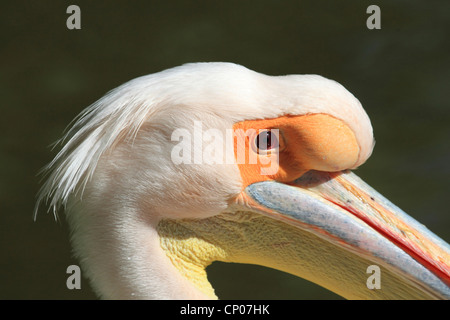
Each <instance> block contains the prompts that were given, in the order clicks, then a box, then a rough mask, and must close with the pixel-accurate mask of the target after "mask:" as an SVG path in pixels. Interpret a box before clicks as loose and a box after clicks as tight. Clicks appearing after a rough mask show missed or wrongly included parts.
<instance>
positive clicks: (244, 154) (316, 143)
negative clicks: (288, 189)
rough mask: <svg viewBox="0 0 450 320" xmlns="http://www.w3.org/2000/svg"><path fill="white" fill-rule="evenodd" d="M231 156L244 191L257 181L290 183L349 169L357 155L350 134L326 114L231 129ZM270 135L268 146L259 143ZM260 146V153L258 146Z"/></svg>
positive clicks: (248, 123) (243, 124) (242, 124)
mask: <svg viewBox="0 0 450 320" xmlns="http://www.w3.org/2000/svg"><path fill="white" fill-rule="evenodd" d="M233 130H234V134H235V141H234V152H235V158H236V161H237V163H238V166H239V170H240V173H241V177H242V180H243V183H244V187H246V186H248V185H250V184H252V183H255V182H259V181H265V180H276V181H280V182H285V183H286V182H292V181H294V180H295V179H297V178H299V177H300V176H302V175H303V174H304V173H305V172H307V171H309V170H319V171H330V172H334V171H340V170H344V169H349V168H352V167H353V166H354V165H355V163H356V161H357V160H358V155H359V146H358V142H357V140H356V137H355V135H354V133H353V131H352V130H351V129H350V128H349V127H348V126H347V125H346V124H345V123H344V122H342V121H341V120H339V119H336V118H334V117H332V116H329V115H326V114H309V115H302V116H282V117H279V118H275V119H269V120H266V119H265V120H249V121H242V122H239V123H236V124H235V125H234V126H233ZM267 131H270V132H271V133H272V134H271V138H272V139H268V143H267V146H266V145H265V144H264V143H261V142H262V141H261V140H263V139H265V138H266V137H267V136H268V134H267ZM261 144H262V145H263V148H261V149H259V148H258V145H260V146H261Z"/></svg>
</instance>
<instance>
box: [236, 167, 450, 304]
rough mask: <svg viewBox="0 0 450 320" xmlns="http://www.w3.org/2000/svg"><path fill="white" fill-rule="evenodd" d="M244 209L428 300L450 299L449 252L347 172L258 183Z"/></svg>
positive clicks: (248, 194) (312, 173)
mask: <svg viewBox="0 0 450 320" xmlns="http://www.w3.org/2000/svg"><path fill="white" fill-rule="evenodd" d="M244 194H245V198H246V199H245V200H246V202H247V205H248V206H250V207H252V209H253V210H256V211H258V212H260V213H262V214H264V215H266V216H269V217H271V218H274V219H278V220H280V221H282V222H285V223H287V224H290V225H292V226H295V227H297V228H300V229H303V230H305V231H308V232H311V233H313V234H315V235H317V236H319V237H321V238H323V239H325V240H327V241H329V242H331V243H332V244H334V245H336V246H340V247H343V248H344V249H346V250H349V251H352V252H353V253H355V254H357V255H359V256H361V257H364V258H366V259H368V260H369V261H372V262H373V264H375V265H379V266H383V267H384V268H388V269H389V270H391V271H392V272H394V273H396V274H397V275H399V276H400V277H401V279H403V281H405V282H406V281H407V282H408V283H409V284H411V283H412V284H413V285H414V286H415V287H417V288H418V290H422V291H425V292H427V293H428V294H429V295H430V296H431V297H434V298H440V299H449V298H450V247H449V245H448V244H447V243H446V242H444V241H443V240H442V239H440V238H439V237H437V236H436V235H435V234H433V233H432V232H430V231H429V230H428V229H427V228H426V227H425V226H424V225H422V224H420V223H419V222H417V221H416V220H414V219H413V218H412V217H410V216H409V215H407V214H406V213H405V212H403V211H402V210H401V209H399V208H398V207H396V206H395V205H394V204H392V203H391V202H390V201H389V200H387V199H386V198H385V197H383V196H382V195H381V194H379V193H378V192H377V191H375V190H374V189H373V188H371V187H370V186H369V185H367V184H366V183H365V182H364V181H362V180H361V179H360V178H359V177H358V176H356V175H355V174H354V173H352V172H350V171H343V172H338V173H328V172H319V171H310V172H308V173H306V174H304V175H303V176H302V177H301V178H299V179H297V180H296V181H294V182H293V183H290V184H283V183H279V182H275V181H264V182H257V183H253V184H251V185H249V186H247V187H246V188H245V190H244Z"/></svg>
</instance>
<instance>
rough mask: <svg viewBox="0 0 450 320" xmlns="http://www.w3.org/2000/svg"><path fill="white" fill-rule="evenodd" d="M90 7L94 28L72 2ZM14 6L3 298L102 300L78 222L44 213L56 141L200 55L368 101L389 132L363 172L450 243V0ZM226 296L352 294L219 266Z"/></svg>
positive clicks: (1, 198)
mask: <svg viewBox="0 0 450 320" xmlns="http://www.w3.org/2000/svg"><path fill="white" fill-rule="evenodd" d="M71 4H76V5H78V6H79V7H80V8H81V27H82V29H81V30H68V29H67V27H66V20H67V18H68V17H69V14H66V9H67V7H68V6H69V5H71ZM370 4H372V3H371V2H369V1H348V0H347V1H322V0H321V1H314V0H309V1H300V0H299V1H268V0H258V1H231V0H227V1H95V2H94V1H85V0H76V1H71V2H68V1H55V0H54V1H47V0H40V1H2V2H1V4H0V26H1V28H0V40H1V41H0V96H1V104H0V110H1V112H2V115H1V117H0V130H1V131H0V132H1V134H0V177H1V178H0V299H95V298H96V297H95V295H94V294H93V293H92V291H91V289H90V287H89V283H88V282H87V281H86V280H85V279H83V282H82V289H81V290H68V289H67V288H66V279H67V277H68V275H67V274H66V268H67V266H69V265H71V264H77V261H76V260H74V259H73V258H72V257H71V249H70V245H69V241H68V229H67V226H66V223H65V221H64V219H62V220H61V221H59V222H55V221H54V219H53V216H52V215H51V214H46V213H45V210H46V208H41V211H40V214H39V216H38V219H37V221H36V222H34V221H33V219H32V211H33V208H34V202H35V195H36V193H37V191H38V189H39V185H40V184H39V177H38V176H37V173H38V171H39V170H40V168H42V167H43V166H44V165H45V164H46V163H47V162H49V161H50V160H51V159H52V157H53V156H54V155H55V154H56V153H55V151H51V148H50V147H49V145H50V144H51V143H53V142H54V141H55V140H57V139H58V138H59V137H60V136H61V134H62V132H63V130H64V129H65V127H66V126H67V125H68V124H69V122H70V121H71V120H72V119H73V118H74V117H75V116H76V115H77V114H78V113H79V112H80V111H81V110H82V109H84V108H85V107H86V106H88V105H89V104H91V103H92V102H94V101H95V100H97V99H98V98H100V97H101V96H102V95H103V94H104V93H106V92H107V91H108V90H110V89H112V88H114V87H116V86H118V85H120V84H122V83H123V82H125V81H128V80H130V79H132V78H135V77H138V76H141V75H145V74H149V73H154V72H158V71H160V70H163V69H166V68H170V67H173V66H177V65H180V64H183V63H187V62H200V61H229V62H235V63H238V64H242V65H244V66H246V67H248V68H250V69H253V70H255V71H258V72H262V73H266V74H270V75H282V74H291V73H299V74H302V73H315V74H321V75H323V76H325V77H328V78H331V79H334V80H337V81H338V82H340V83H341V84H343V85H344V86H345V87H346V88H347V89H348V90H349V91H351V92H352V93H353V94H354V95H355V96H356V97H357V98H359V100H360V101H361V102H362V104H363V106H364V107H365V109H366V111H367V113H368V114H369V116H370V118H371V120H372V124H373V127H374V131H375V138H376V141H377V144H376V147H375V150H374V153H373V155H372V157H371V158H370V159H369V161H368V162H367V163H366V164H365V165H364V166H362V167H361V168H360V169H358V170H357V174H358V175H359V176H361V177H362V178H363V179H364V180H365V181H367V182H368V183H369V184H371V185H372V186H373V187H374V188H375V189H377V190H378V191H380V192H381V193H382V194H384V195H385V196H386V197H387V198H389V199H390V200H392V201H393V202H394V203H395V204H397V205H398V206H400V207H401V208H403V209H404V210H405V211H406V212H407V213H409V214H410V215H412V216H413V217H415V218H416V219H418V220H419V221H421V222H422V223H424V224H425V225H426V226H427V227H428V228H430V229H431V230H432V231H434V232H435V233H436V234H438V235H439V236H441V237H442V238H443V239H445V240H446V241H447V242H450V214H449V204H448V197H449V190H450V188H449V187H450V166H449V163H450V145H449V141H450V125H449V124H450V101H449V89H450V37H449V36H448V35H449V33H450V19H449V14H450V2H448V1H414V2H411V1H401V0H398V1H395V2H394V1H376V4H377V5H378V6H379V7H380V8H381V30H369V29H367V27H366V20H367V18H368V17H369V14H367V13H366V9H367V7H368V6H369V5H370ZM208 274H209V279H210V281H211V282H212V284H213V287H215V289H216V293H217V294H218V296H219V297H220V298H222V299H340V297H338V296H336V295H334V294H333V293H331V292H329V291H327V290H325V289H322V288H320V287H318V286H316V285H314V284H311V283H309V282H307V281H304V280H302V279H298V278H296V277H293V276H290V275H288V274H285V273H282V272H279V271H275V270H270V269H267V268H263V267H257V266H250V265H239V264H225V263H214V264H213V265H212V266H210V267H209V268H208Z"/></svg>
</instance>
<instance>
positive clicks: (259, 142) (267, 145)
mask: <svg viewBox="0 0 450 320" xmlns="http://www.w3.org/2000/svg"><path fill="white" fill-rule="evenodd" d="M276 142H277V141H276V137H275V136H273V135H272V132H270V131H269V130H267V131H263V132H261V133H260V134H258V136H257V137H256V147H257V148H258V149H261V150H269V149H272V148H274V147H276Z"/></svg>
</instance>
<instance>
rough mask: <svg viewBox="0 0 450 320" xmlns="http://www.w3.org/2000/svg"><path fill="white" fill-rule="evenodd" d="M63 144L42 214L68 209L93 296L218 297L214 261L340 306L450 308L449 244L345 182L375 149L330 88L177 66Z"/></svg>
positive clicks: (337, 88) (116, 96)
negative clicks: (252, 270)
mask: <svg viewBox="0 0 450 320" xmlns="http://www.w3.org/2000/svg"><path fill="white" fill-rule="evenodd" d="M238 129H241V130H238ZM199 130H200V131H199ZM230 132H231V133H232V134H235V136H233V135H232V136H231V139H229V138H228V137H229V133H230ZM249 132H250V133H249ZM243 133H245V134H246V135H243ZM227 134H228V135H227ZM62 140H64V141H65V145H64V147H63V148H62V149H61V151H60V152H59V153H58V154H57V156H56V157H55V159H54V160H53V161H52V162H51V163H50V164H49V165H48V166H47V167H46V171H47V180H46V182H45V184H44V185H43V186H42V189H41V191H40V194H39V196H38V201H37V205H36V210H37V208H38V207H39V204H40V203H41V202H42V201H46V202H47V203H48V204H49V206H50V208H52V209H53V210H54V211H55V215H56V210H57V209H58V208H59V207H60V206H63V207H64V209H65V212H66V216H67V221H68V223H69V225H70V228H71V240H72V244H73V248H74V252H75V254H76V256H77V257H78V258H79V261H80V264H81V267H82V270H83V273H84V275H85V276H86V277H87V278H89V279H90V281H91V284H92V287H93V288H94V290H95V291H96V292H97V293H98V295H99V296H100V297H101V298H113V299H133V298H134V299H210V298H216V295H215V293H214V289H213V288H212V287H211V285H210V283H209V282H208V280H207V276H206V272H205V267H206V266H208V265H209V264H210V263H212V262H213V261H216V260H219V261H225V262H237V263H251V264H259V265H263V266H267V267H271V268H275V269H279V270H282V271H285V272H289V273H292V274H294V275H297V276H299V277H303V278H305V279H307V280H310V281H312V282H315V283H317V284H319V285H321V286H323V287H325V288H328V289H329V290H331V291H333V292H335V293H337V294H339V295H341V296H343V297H345V298H348V299H448V298H450V287H449V285H450V276H449V275H450V271H449V270H450V269H449V265H450V263H449V262H450V259H449V257H450V254H449V252H450V250H449V246H448V245H447V244H446V243H445V242H444V241H443V240H441V239H440V238H438V237H437V236H436V235H434V234H433V233H431V232H430V231H428V230H427V229H426V228H425V227H424V226H423V225H421V224H420V223H418V222H416V221H415V220H414V219H412V218H411V217H409V216H408V215H407V214H405V213H404V212H403V211H401V210H400V209H399V208H397V207H396V206H394V205H393V204H391V203H390V202H389V201H388V200H387V199H385V198H384V197H383V196H382V195H380V194H379V193H377V192H376V191H375V190H373V189H371V188H370V187H369V186H368V185H366V184H365V183H364V182H363V181H362V180H360V179H359V178H358V177H357V176H356V175H355V174H353V173H351V172H350V171H349V169H354V168H356V167H358V166H360V165H361V164H363V163H364V162H365V161H366V160H367V158H368V157H369V156H370V154H371V152H372V149H373V146H374V138H373V133H372V127H371V123H370V120H369V118H368V116H367V115H366V113H365V111H364V109H363V108H362V106H361V104H360V103H359V101H358V100H357V99H356V98H355V97H354V96H353V95H352V94H351V93H350V92H348V91H347V90H346V89H345V88H344V87H343V86H341V85H340V84H338V83H337V82H335V81H332V80H328V79H325V78H323V77H321V76H318V75H287V76H267V75H264V74H261V73H257V72H254V71H251V70H249V69H247V68H245V67H242V66H239V65H236V64H232V63H195V64H186V65H183V66H180V67H176V68H172V69H169V70H165V71H162V72H159V73H155V74H151V75H147V76H143V77H140V78H137V79H134V80H131V81H129V82H127V83H125V84H123V85H122V86H120V87H118V88H116V89H114V90H112V91H110V92H109V93H108V94H106V95H105V96H104V97H103V98H101V99H100V100H98V101H97V102H96V103H94V104H93V105H92V106H90V107H88V108H87V109H86V110H85V111H84V112H82V113H81V115H80V116H79V117H78V118H77V120H76V121H75V123H74V125H73V126H72V128H71V129H70V130H69V131H68V132H67V134H66V135H65V137H64V138H63V139H62ZM266 141H267V142H268V143H266ZM183 143H184V144H183ZM217 146H219V148H216V147H217ZM182 147H183V148H182ZM242 148H243V149H242ZM221 150H222V151H221ZM241 150H244V151H245V153H244V156H242V157H241V156H239V152H240V151H241ZM241 155H242V154H241ZM240 157H241V158H240ZM251 157H254V158H252V159H253V160H254V161H253V162H252V161H250V160H251ZM230 159H231V160H230ZM239 159H240V160H241V161H238V160H239ZM255 159H256V162H255ZM269 164H270V165H272V164H275V166H274V167H273V168H274V170H272V171H264V169H267V168H269ZM271 168H272V167H271ZM373 265H375V266H378V267H379V268H380V269H379V270H380V271H379V275H380V287H379V288H369V286H368V281H367V280H368V278H369V277H370V275H371V274H370V273H367V270H368V267H369V266H373Z"/></svg>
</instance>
